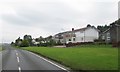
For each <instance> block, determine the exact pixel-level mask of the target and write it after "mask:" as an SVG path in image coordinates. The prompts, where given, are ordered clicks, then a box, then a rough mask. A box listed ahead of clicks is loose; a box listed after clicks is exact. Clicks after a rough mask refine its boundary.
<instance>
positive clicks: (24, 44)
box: [20, 40, 29, 47]
mask: <svg viewBox="0 0 120 72" xmlns="http://www.w3.org/2000/svg"><path fill="white" fill-rule="evenodd" d="M28 46H29V42H28V41H27V40H23V41H22V43H21V45H20V47H28Z"/></svg>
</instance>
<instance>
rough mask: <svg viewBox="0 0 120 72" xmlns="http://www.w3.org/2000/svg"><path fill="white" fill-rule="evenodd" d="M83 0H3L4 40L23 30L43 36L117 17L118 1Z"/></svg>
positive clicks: (21, 32)
mask: <svg viewBox="0 0 120 72" xmlns="http://www.w3.org/2000/svg"><path fill="white" fill-rule="evenodd" d="M86 1H88V0H85V1H83V0H82V1H81V0H44V1H43V0H29V1H28V0H25V1H22V0H21V1H20V0H12V1H11V2H9V0H4V1H3V3H1V4H0V6H1V12H0V13H1V14H0V16H1V19H0V22H1V24H2V28H3V31H2V33H3V35H2V36H3V42H11V41H13V40H15V39H16V38H17V37H19V36H20V37H22V36H23V35H25V34H30V35H32V36H33V37H39V36H40V35H41V36H44V37H46V36H49V35H54V34H56V33H58V32H62V31H66V30H71V28H75V29H76V28H81V27H85V26H86V25H87V24H91V25H95V26H97V25H99V24H101V25H105V24H109V23H111V22H113V21H115V20H116V19H117V2H94V0H93V1H92V2H86Z"/></svg>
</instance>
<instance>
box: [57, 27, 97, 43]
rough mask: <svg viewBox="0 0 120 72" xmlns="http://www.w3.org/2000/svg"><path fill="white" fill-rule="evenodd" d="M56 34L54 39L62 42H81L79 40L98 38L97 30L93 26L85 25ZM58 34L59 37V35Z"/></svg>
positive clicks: (91, 40)
mask: <svg viewBox="0 0 120 72" xmlns="http://www.w3.org/2000/svg"><path fill="white" fill-rule="evenodd" d="M55 36H58V38H56V40H60V41H61V40H62V43H66V44H68V43H70V42H71V43H78V42H79V43H81V42H94V40H95V39H98V38H99V30H98V29H97V28H95V27H94V26H87V27H85V28H81V29H76V30H74V28H72V31H66V32H63V33H59V34H56V35H55ZM59 36H60V37H59Z"/></svg>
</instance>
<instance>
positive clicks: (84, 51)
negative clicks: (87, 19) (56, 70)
mask: <svg viewBox="0 0 120 72" xmlns="http://www.w3.org/2000/svg"><path fill="white" fill-rule="evenodd" d="M23 49H25V50H29V51H32V52H35V53H37V54H40V55H43V56H46V57H48V58H51V59H53V60H55V61H58V62H59V63H62V64H64V65H66V66H68V67H70V68H72V69H73V70H117V68H118V50H117V48H112V47H111V46H110V45H82V46H76V47H69V48H52V47H24V48H23Z"/></svg>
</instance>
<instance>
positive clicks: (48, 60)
mask: <svg viewBox="0 0 120 72" xmlns="http://www.w3.org/2000/svg"><path fill="white" fill-rule="evenodd" d="M28 52H29V51H28ZM29 53H31V54H33V55H35V56H37V57H39V58H41V59H43V60H44V61H46V62H48V63H50V64H52V65H54V66H56V67H58V68H60V69H62V70H65V71H67V72H69V71H68V70H67V69H65V68H63V67H61V66H59V65H57V64H55V63H53V62H51V61H49V60H47V59H45V58H43V57H41V56H39V55H37V54H34V53H32V52H29Z"/></svg>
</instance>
